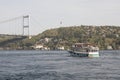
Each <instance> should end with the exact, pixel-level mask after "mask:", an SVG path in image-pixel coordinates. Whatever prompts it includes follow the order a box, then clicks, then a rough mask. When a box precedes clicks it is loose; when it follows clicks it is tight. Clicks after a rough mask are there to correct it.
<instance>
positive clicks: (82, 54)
mask: <svg viewBox="0 0 120 80" xmlns="http://www.w3.org/2000/svg"><path fill="white" fill-rule="evenodd" d="M69 53H70V55H71V56H75V57H99V52H76V51H69Z"/></svg>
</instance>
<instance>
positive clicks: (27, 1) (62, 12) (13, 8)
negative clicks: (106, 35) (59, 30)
mask: <svg viewBox="0 0 120 80" xmlns="http://www.w3.org/2000/svg"><path fill="white" fill-rule="evenodd" d="M27 14H28V15H30V22H31V23H30V33H31V34H37V33H41V32H42V31H44V30H46V29H51V28H55V27H60V26H74V25H116V26H117V25H120V0H0V21H2V20H5V19H9V18H14V17H17V16H21V15H27ZM60 21H62V24H61V25H60ZM0 30H2V28H0Z"/></svg>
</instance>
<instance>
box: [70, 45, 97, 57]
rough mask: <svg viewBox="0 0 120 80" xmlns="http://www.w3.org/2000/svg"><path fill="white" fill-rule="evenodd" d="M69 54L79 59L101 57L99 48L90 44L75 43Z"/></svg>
mask: <svg viewBox="0 0 120 80" xmlns="http://www.w3.org/2000/svg"><path fill="white" fill-rule="evenodd" d="M68 52H69V53H70V55H71V56H77V57H99V48H98V47H97V46H95V45H92V44H90V43H75V44H74V45H72V49H71V50H70V51H68Z"/></svg>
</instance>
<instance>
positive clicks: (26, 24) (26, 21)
mask: <svg viewBox="0 0 120 80" xmlns="http://www.w3.org/2000/svg"><path fill="white" fill-rule="evenodd" d="M26 31H27V32H26ZM26 33H27V34H26ZM22 35H23V36H28V37H29V15H26V16H23V33H22Z"/></svg>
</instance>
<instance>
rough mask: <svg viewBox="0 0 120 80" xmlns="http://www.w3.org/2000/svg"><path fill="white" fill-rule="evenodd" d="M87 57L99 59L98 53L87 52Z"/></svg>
mask: <svg viewBox="0 0 120 80" xmlns="http://www.w3.org/2000/svg"><path fill="white" fill-rule="evenodd" d="M88 57H91V58H92V57H99V52H89V55H88Z"/></svg>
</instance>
